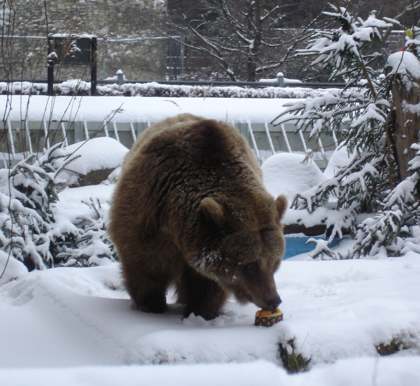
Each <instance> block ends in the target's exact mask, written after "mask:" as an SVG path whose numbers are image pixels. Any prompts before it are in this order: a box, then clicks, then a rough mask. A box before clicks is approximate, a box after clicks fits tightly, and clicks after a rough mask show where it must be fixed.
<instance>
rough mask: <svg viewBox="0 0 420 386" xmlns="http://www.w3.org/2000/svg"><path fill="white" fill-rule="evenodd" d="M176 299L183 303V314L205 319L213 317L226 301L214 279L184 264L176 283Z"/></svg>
mask: <svg viewBox="0 0 420 386" xmlns="http://www.w3.org/2000/svg"><path fill="white" fill-rule="evenodd" d="M177 293H178V301H179V302H180V303H182V304H185V311H184V316H186V317H187V316H188V315H190V314H191V313H193V314H195V315H199V316H202V317H203V318H204V319H206V320H210V319H214V318H215V317H217V316H218V315H219V313H220V309H221V308H222V306H223V304H224V303H225V301H226V297H227V295H226V292H225V290H224V289H223V288H222V287H220V285H219V284H217V283H216V282H215V281H214V280H211V279H208V278H207V277H204V276H202V275H200V274H199V273H197V272H196V271H194V270H193V269H192V268H190V267H188V266H185V268H184V271H183V273H182V275H181V277H180V279H179V281H178V283H177Z"/></svg>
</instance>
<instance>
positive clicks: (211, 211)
mask: <svg viewBox="0 0 420 386" xmlns="http://www.w3.org/2000/svg"><path fill="white" fill-rule="evenodd" d="M199 210H200V213H201V214H202V215H203V217H204V218H205V219H206V220H208V221H211V222H212V223H214V224H216V225H221V224H222V223H223V218H224V212H223V207H222V205H220V204H219V203H218V202H217V201H216V200H215V199H214V198H212V197H206V198H203V199H202V200H201V202H200V208H199Z"/></svg>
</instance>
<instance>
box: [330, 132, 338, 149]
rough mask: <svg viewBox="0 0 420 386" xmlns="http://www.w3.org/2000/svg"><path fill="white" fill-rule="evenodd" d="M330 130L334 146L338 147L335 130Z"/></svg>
mask: <svg viewBox="0 0 420 386" xmlns="http://www.w3.org/2000/svg"><path fill="white" fill-rule="evenodd" d="M331 131H332V137H333V140H334V144H335V147H338V141H337V137H336V135H335V130H334V129H331Z"/></svg>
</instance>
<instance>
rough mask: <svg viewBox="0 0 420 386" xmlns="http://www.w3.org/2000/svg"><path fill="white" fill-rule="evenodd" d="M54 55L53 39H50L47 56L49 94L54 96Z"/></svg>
mask: <svg viewBox="0 0 420 386" xmlns="http://www.w3.org/2000/svg"><path fill="white" fill-rule="evenodd" d="M52 55H53V47H52V39H51V38H50V37H48V56H47V79H48V88H47V94H48V95H54V64H55V58H53V57H52Z"/></svg>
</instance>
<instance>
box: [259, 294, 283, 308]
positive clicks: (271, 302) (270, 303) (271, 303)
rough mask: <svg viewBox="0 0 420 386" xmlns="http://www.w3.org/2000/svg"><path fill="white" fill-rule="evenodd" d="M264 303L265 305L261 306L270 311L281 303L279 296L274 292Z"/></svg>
mask: <svg viewBox="0 0 420 386" xmlns="http://www.w3.org/2000/svg"><path fill="white" fill-rule="evenodd" d="M265 303H266V306H265V307H263V308H264V309H266V310H270V311H272V310H275V309H276V308H277V307H278V306H279V304H280V303H281V298H280V296H279V295H278V294H276V295H275V296H274V297H273V298H271V299H268V300H267V301H266V302H265Z"/></svg>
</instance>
